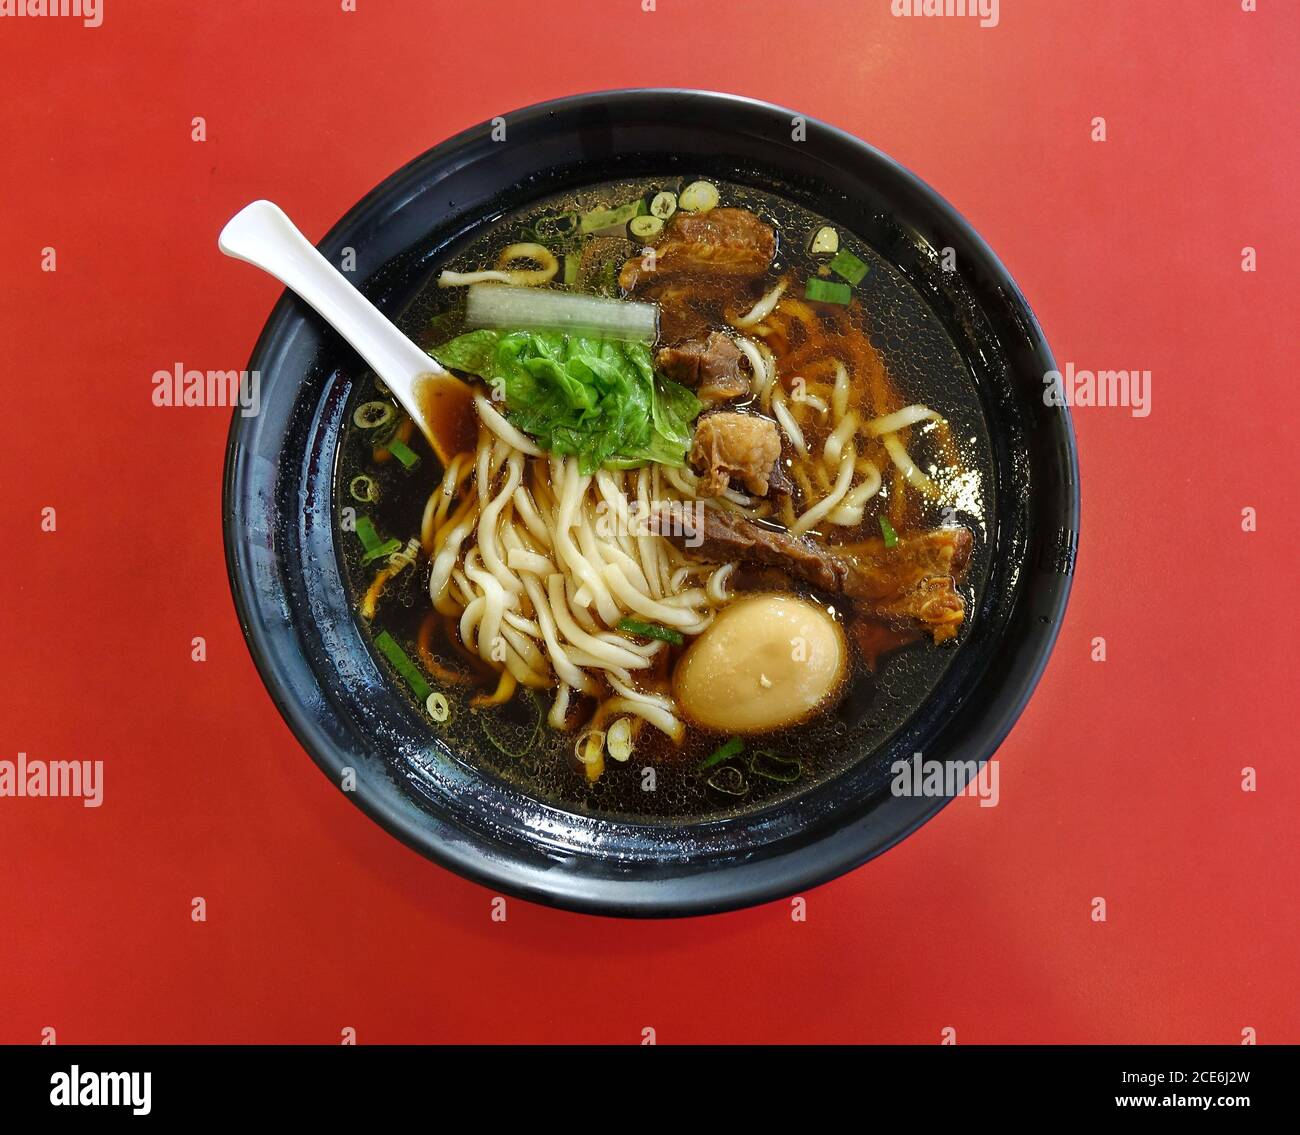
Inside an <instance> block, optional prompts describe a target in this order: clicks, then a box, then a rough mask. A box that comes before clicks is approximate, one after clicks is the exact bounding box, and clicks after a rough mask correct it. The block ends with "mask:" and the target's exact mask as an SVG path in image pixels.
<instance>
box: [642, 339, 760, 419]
mask: <svg viewBox="0 0 1300 1135" xmlns="http://www.w3.org/2000/svg"><path fill="white" fill-rule="evenodd" d="M744 357H745V356H744V355H742V354H741V353H740V348H739V347H737V346H736V341H735V340H734V339H732V338H731V336H730V335H726V334H724V333H723V332H721V331H714V332H712V333H711V334H710V335H709V337H708V338H707V339H690V340H688V341H687V342H685V343H682V344H680V345H679V346H676V347H664V348H663V349H662V350H661V351H660V352H659V353H658V354H657V355H655V365H656V366H657V367H658V368H659V369H660V370H661V371H663V372H664V374H666V375H667V376H668V377H669V378H671V379H673V380H674V381H675V382H680V383H682V384H683V385H685V386H694V387H698V389H697V390H696V394H698V395H699V398H700V401H702V402H725V401H727V400H728V399H731V398H740V397H741V396H742V395H745V394H748V393H749V378H748V376H747V375H746V374H745V373H744V370H743V365H744V364H743V360H744Z"/></svg>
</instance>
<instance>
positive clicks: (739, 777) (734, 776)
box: [704, 765, 749, 796]
mask: <svg viewBox="0 0 1300 1135" xmlns="http://www.w3.org/2000/svg"><path fill="white" fill-rule="evenodd" d="M704 783H705V784H707V785H708V786H709V787H710V788H712V789H714V790H715V791H717V792H721V793H723V794H724V795H726V796H744V795H745V793H746V792H748V791H749V785H748V784H746V783H745V774H744V773H743V772H741V771H740V769H738V768H736V766H735V765H727V766H726V767H725V768H720V769H718V771H717V772H715V773H714V774H713V775H712V776H711V777H709V779H708V780H706V781H705V782H704Z"/></svg>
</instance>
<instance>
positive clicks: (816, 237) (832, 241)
mask: <svg viewBox="0 0 1300 1135" xmlns="http://www.w3.org/2000/svg"><path fill="white" fill-rule="evenodd" d="M839 247H840V234H839V233H837V232H836V231H835V230H834V229H833V228H831V226H830V225H822V227H821V228H819V229H818V230H817V231H816V232H815V233H813V238H812V241H811V242H810V244H809V245H808V251H809V252H811V253H812V254H813V255H814V256H827V255H829V254H830V253H832V252H837V251H839Z"/></svg>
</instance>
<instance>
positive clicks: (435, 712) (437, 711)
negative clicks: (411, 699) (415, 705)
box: [424, 690, 451, 722]
mask: <svg viewBox="0 0 1300 1135" xmlns="http://www.w3.org/2000/svg"><path fill="white" fill-rule="evenodd" d="M424 708H425V709H426V710H428V713H429V716H430V717H432V718H433V720H434V721H437V722H443V721H446V720H447V718H449V717H450V716H451V705H450V703H449V702H448V701H447V695H446V694H440V693H438V692H437V691H436V690H435V691H434V692H433V693H431V694H430V695H429V696H428V697H427V698H425V699H424Z"/></svg>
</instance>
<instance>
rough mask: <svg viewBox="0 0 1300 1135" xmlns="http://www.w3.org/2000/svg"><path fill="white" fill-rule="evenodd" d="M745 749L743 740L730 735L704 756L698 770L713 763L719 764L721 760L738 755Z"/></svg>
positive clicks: (702, 769)
mask: <svg viewBox="0 0 1300 1135" xmlns="http://www.w3.org/2000/svg"><path fill="white" fill-rule="evenodd" d="M744 751H745V742H744V741H743V740H742V739H741V738H739V737H732V738H731V739H730V740H729V741H724V742H723V743H722V744H721V745H719V746H718V747H717V748H716V749H714V750H713V752H712V753H711V754H710V755H709V756H707V757H705V758H704V760H702V761H701V762H700V764H699V768H698V769H697V771H698V772H703V771H704V770H705V769H706V768H712V767H713V766H714V765H720V764H722V762H723V761H729V760H731V758H732V757H738V756H740V754H741V753H743V752H744Z"/></svg>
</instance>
